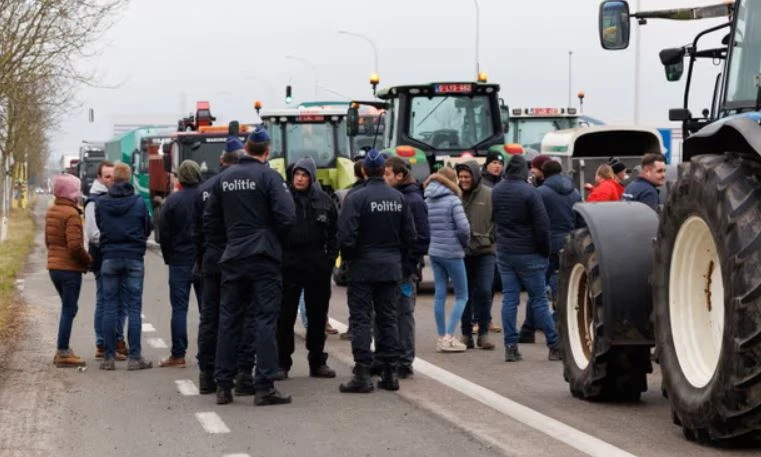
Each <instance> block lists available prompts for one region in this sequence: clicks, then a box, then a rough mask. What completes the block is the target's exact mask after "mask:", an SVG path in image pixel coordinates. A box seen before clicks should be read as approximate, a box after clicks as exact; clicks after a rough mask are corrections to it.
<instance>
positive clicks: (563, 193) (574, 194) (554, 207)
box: [539, 175, 581, 254]
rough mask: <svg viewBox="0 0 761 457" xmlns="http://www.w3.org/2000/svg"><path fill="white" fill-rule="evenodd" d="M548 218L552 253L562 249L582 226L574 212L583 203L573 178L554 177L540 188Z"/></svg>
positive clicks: (546, 180)
mask: <svg viewBox="0 0 761 457" xmlns="http://www.w3.org/2000/svg"><path fill="white" fill-rule="evenodd" d="M539 194H540V195H541V196H542V201H543V202H544V207H545V209H546V210H547V216H549V218H550V234H551V247H550V249H551V252H552V253H553V254H554V253H556V252H558V251H560V249H562V247H563V244H564V243H565V238H566V236H568V234H569V233H571V231H572V230H573V229H575V228H577V227H579V226H580V220H581V219H580V216H579V215H578V213H577V212H576V211H574V210H573V205H575V204H576V203H579V202H580V201H581V195H580V194H579V191H578V190H576V188H575V187H574V186H573V181H571V178H570V177H568V176H565V175H552V176H550V177H549V178H547V179H545V180H544V184H542V186H541V187H539Z"/></svg>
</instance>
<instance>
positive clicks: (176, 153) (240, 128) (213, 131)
mask: <svg viewBox="0 0 761 457" xmlns="http://www.w3.org/2000/svg"><path fill="white" fill-rule="evenodd" d="M248 133H249V127H248V126H247V125H239V124H238V123H237V122H235V121H234V122H231V123H230V125H212V126H202V127H199V129H198V131H197V132H176V133H175V134H174V138H173V141H172V142H171V152H170V154H169V157H167V156H166V155H164V156H163V161H164V170H165V171H166V172H167V173H173V172H176V170H177V168H178V167H179V166H180V164H181V163H182V162H183V161H185V160H193V161H195V162H196V163H198V165H199V166H200V167H201V173H202V175H203V178H204V180H206V179H208V178H210V177H211V176H214V175H215V174H217V173H219V167H220V165H219V157H220V155H221V154H222V152H224V150H225V143H226V142H227V138H228V136H230V135H237V136H238V139H239V140H240V141H241V142H244V143H245V141H246V136H247V135H248Z"/></svg>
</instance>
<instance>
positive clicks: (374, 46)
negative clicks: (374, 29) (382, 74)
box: [338, 30, 378, 75]
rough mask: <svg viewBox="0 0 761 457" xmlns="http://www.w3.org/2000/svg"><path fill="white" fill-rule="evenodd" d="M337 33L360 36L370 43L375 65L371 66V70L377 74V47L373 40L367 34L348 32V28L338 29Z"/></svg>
mask: <svg viewBox="0 0 761 457" xmlns="http://www.w3.org/2000/svg"><path fill="white" fill-rule="evenodd" d="M338 33H340V34H341V35H348V36H353V37H357V38H361V39H363V40H365V41H367V42H368V43H370V46H372V47H373V55H374V58H375V66H374V67H373V71H374V72H375V74H376V75H377V74H378V47H377V46H376V45H375V42H374V41H373V40H371V39H370V38H369V37H368V36H366V35H362V34H361V33H355V32H349V31H348V30H339V31H338Z"/></svg>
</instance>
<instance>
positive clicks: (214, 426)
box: [196, 412, 230, 433]
mask: <svg viewBox="0 0 761 457" xmlns="http://www.w3.org/2000/svg"><path fill="white" fill-rule="evenodd" d="M196 419H198V422H200V423H201V427H203V429H204V430H206V433H230V429H229V428H227V425H225V423H224V422H223V421H222V418H221V417H219V415H217V413H214V412H205V413H196Z"/></svg>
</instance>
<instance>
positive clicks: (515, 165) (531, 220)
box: [492, 155, 560, 362]
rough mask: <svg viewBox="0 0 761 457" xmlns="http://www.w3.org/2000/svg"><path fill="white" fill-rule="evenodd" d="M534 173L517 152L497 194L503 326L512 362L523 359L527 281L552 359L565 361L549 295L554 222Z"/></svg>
mask: <svg viewBox="0 0 761 457" xmlns="http://www.w3.org/2000/svg"><path fill="white" fill-rule="evenodd" d="M528 174H529V171H528V164H527V163H526V159H524V158H523V157H522V156H518V155H516V156H513V157H511V158H510V161H509V162H508V163H507V167H506V168H505V179H503V180H502V182H500V183H499V184H497V186H496V187H495V188H494V190H493V192H492V208H493V214H494V223H495V225H496V226H497V264H498V266H499V272H500V274H501V276H502V292H503V293H504V298H503V301H502V325H504V327H505V361H506V362H517V361H519V360H521V359H522V356H521V354H520V352H518V330H517V329H516V327H515V320H516V314H517V310H518V304H519V303H520V293H521V285H523V286H524V287H525V288H526V290H527V291H528V296H529V299H528V306H527V309H529V310H530V312H532V313H533V316H534V319H535V321H534V322H535V323H536V325H537V326H538V327H539V328H540V329H541V330H542V331H543V332H544V335H545V337H546V339H547V346H549V348H550V353H549V359H550V360H560V353H559V346H560V344H559V341H558V336H557V333H556V332H555V323H554V322H553V320H552V316H551V315H550V308H549V304H548V303H547V295H546V287H547V282H546V280H545V274H546V272H547V265H548V258H549V256H550V221H549V217H548V216H547V210H546V209H545V207H544V203H543V202H542V197H541V196H540V194H539V191H538V190H537V189H536V188H534V187H533V186H532V185H530V184H528V182H527V181H528ZM527 312H529V311H527Z"/></svg>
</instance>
